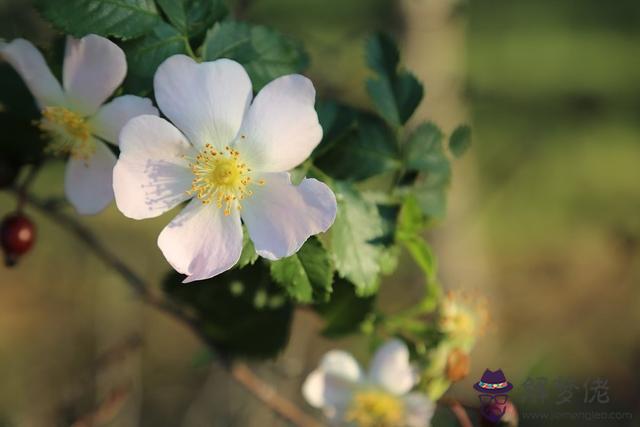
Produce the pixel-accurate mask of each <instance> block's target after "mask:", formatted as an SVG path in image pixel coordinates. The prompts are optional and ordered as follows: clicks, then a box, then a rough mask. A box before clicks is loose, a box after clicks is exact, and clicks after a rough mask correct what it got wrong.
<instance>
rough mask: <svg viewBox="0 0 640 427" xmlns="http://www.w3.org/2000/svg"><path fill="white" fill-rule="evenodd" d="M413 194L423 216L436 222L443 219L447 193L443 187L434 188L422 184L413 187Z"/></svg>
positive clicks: (424, 183) (445, 210)
mask: <svg viewBox="0 0 640 427" xmlns="http://www.w3.org/2000/svg"><path fill="white" fill-rule="evenodd" d="M413 194H414V195H415V197H416V200H417V201H418V205H419V206H420V209H422V212H423V213H424V214H425V215H427V216H429V217H431V218H433V219H438V220H439V219H442V218H444V215H445V213H446V212H447V192H446V188H445V187H442V186H436V187H434V186H431V185H429V184H427V183H426V182H423V183H419V184H417V185H416V186H415V187H414V189H413Z"/></svg>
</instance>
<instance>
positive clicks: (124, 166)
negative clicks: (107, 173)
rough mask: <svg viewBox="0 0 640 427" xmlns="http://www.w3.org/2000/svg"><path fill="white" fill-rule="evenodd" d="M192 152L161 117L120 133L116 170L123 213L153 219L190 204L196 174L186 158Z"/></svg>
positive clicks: (145, 118)
mask: <svg viewBox="0 0 640 427" xmlns="http://www.w3.org/2000/svg"><path fill="white" fill-rule="evenodd" d="M192 150H193V147H192V146H191V145H190V144H189V143H188V142H187V140H186V139H185V137H184V135H182V134H181V133H180V131H179V130H178V129H176V128H175V127H174V126H173V125H172V124H171V123H169V122H168V121H166V120H164V119H161V118H160V117H156V116H138V117H135V118H133V119H132V120H130V121H129V123H127V124H126V125H125V127H124V128H123V129H122V132H120V159H119V160H118V163H117V164H116V167H115V169H114V170H113V189H114V193H115V196H116V204H117V205H118V209H120V212H122V213H123V214H124V215H125V216H128V217H129V218H133V219H144V218H152V217H156V216H158V215H161V214H162V213H164V212H166V211H168V210H169V209H171V208H173V207H175V206H176V205H178V204H179V203H180V202H183V201H185V200H187V199H188V198H189V197H190V196H189V195H188V194H187V191H188V190H189V189H190V188H191V180H192V178H193V174H192V173H191V171H190V170H189V165H188V161H187V160H186V159H185V158H184V156H185V155H187V154H189V153H190V152H192Z"/></svg>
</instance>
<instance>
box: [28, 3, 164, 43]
mask: <svg viewBox="0 0 640 427" xmlns="http://www.w3.org/2000/svg"><path fill="white" fill-rule="evenodd" d="M35 5H36V7H37V8H38V9H39V10H40V12H41V13H42V16H43V17H44V18H45V19H47V20H48V21H50V22H51V23H52V24H53V25H54V26H56V27H57V28H58V29H60V30H62V31H64V32H65V33H68V34H71V35H73V36H75V37H82V36H85V35H87V34H91V33H92V34H99V35H101V36H113V37H118V38H121V39H123V40H124V39H131V38H135V37H139V36H141V35H143V34H145V33H147V32H149V31H151V29H153V27H155V26H156V25H157V24H158V23H160V22H161V18H160V15H159V14H158V10H157V8H156V5H155V3H154V2H153V0H35Z"/></svg>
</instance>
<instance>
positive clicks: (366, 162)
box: [316, 114, 401, 181]
mask: <svg viewBox="0 0 640 427" xmlns="http://www.w3.org/2000/svg"><path fill="white" fill-rule="evenodd" d="M316 165H317V166H318V167H319V168H320V169H322V170H323V171H324V172H325V173H327V174H328V175H330V176H332V177H334V178H337V179H342V180H345V181H360V180H363V179H367V178H370V177H372V176H375V175H379V174H381V173H387V172H392V171H395V170H398V169H399V168H400V166H401V161H400V154H399V153H398V148H397V144H396V139H395V135H394V133H393V132H392V131H391V129H389V127H388V126H387V125H386V124H385V123H384V122H383V121H381V120H380V119H378V118H377V117H375V116H372V115H368V114H360V115H358V117H357V119H356V122H355V126H353V127H352V128H351V129H350V130H349V131H347V132H346V133H345V134H344V135H343V136H342V137H341V138H339V139H338V140H337V141H336V142H335V143H334V144H333V145H332V146H331V148H329V149H328V150H327V151H326V153H324V154H323V155H322V156H320V157H319V158H318V159H317V160H316Z"/></svg>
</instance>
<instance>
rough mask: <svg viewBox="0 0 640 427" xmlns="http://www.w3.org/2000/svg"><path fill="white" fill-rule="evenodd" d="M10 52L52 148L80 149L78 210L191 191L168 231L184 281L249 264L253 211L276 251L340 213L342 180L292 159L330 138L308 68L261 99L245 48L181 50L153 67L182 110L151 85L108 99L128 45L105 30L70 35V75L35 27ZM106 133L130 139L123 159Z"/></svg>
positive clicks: (133, 207) (168, 247) (169, 199)
mask: <svg viewBox="0 0 640 427" xmlns="http://www.w3.org/2000/svg"><path fill="white" fill-rule="evenodd" d="M0 55H2V57H3V58H5V59H6V60H7V61H8V62H9V63H10V64H11V65H12V66H13V67H14V68H15V69H16V70H17V71H18V73H19V74H20V75H21V76H22V78H23V80H24V82H25V83H26V85H27V86H28V87H29V89H30V90H31V92H32V93H33V96H34V97H35V99H36V102H37V104H38V106H39V108H40V111H41V113H42V118H41V120H40V121H39V123H38V127H39V128H40V129H41V130H42V131H43V133H45V136H46V137H47V138H48V140H49V143H48V146H47V151H48V152H50V153H54V154H58V155H64V156H68V158H69V161H68V165H67V171H66V175H65V190H66V194H67V197H68V198H69V201H70V202H71V203H72V204H73V206H74V207H75V208H76V210H77V211H78V212H79V213H81V214H95V213H98V212H100V211H101V210H102V209H104V208H105V207H106V206H107V205H108V204H109V203H110V201H111V200H112V199H113V197H114V195H115V199H116V203H117V206H118V208H119V209H120V211H121V212H122V213H123V214H124V215H126V216H128V217H130V218H134V219H143V218H151V217H155V216H158V215H160V214H162V213H164V212H166V211H168V210H170V209H172V208H174V207H175V206H177V205H179V204H181V203H183V202H186V201H188V204H187V206H186V207H185V208H184V210H183V211H182V212H181V213H180V214H179V215H178V216H177V217H176V218H175V219H174V220H173V221H171V223H170V224H169V225H168V226H167V227H166V228H165V229H164V230H163V231H162V232H161V233H160V236H159V238H158V246H159V247H160V249H161V250H162V252H163V254H164V255H165V257H166V259H167V261H168V262H169V263H170V264H171V265H172V266H173V267H174V268H175V269H176V270H177V271H178V272H180V273H183V274H185V275H187V276H188V277H187V278H186V279H185V282H191V281H195V280H202V279H207V278H210V277H213V276H215V275H217V274H219V273H221V272H223V271H225V270H228V269H229V268H231V267H233V265H234V264H236V262H237V261H238V259H239V257H240V254H241V252H242V242H243V240H242V234H243V230H242V224H243V223H244V225H245V226H246V228H247V230H248V233H249V236H250V237H251V239H252V241H253V244H254V246H255V249H256V252H257V253H258V254H259V255H261V256H263V257H265V258H267V259H270V260H276V259H279V258H283V257H287V256H289V255H292V254H293V253H295V252H296V251H297V250H298V249H300V247H301V246H302V245H303V243H304V242H305V241H306V240H307V239H308V238H309V237H310V236H312V235H314V234H318V233H321V232H324V231H326V230H327V229H328V228H329V227H330V226H331V224H332V223H333V221H334V219H335V216H336V199H335V196H334V194H333V192H332V191H331V190H330V189H329V187H327V186H326V185H325V184H323V183H321V182H319V181H317V180H315V179H304V180H302V182H301V183H300V184H299V185H293V184H292V183H291V177H290V175H289V173H288V171H289V170H291V169H293V168H295V167H296V166H298V165H299V164H301V163H302V162H304V161H305V160H306V159H307V157H309V155H310V153H311V151H312V150H313V149H314V148H315V147H316V146H317V145H318V143H319V142H320V140H321V139H322V128H321V127H320V124H319V122H318V116H317V114H316V111H315V109H314V103H315V90H314V88H313V84H312V83H311V81H310V80H309V79H307V78H306V77H303V76H301V75H287V76H283V77H280V78H278V79H276V80H274V81H273V82H271V83H269V84H268V85H266V86H265V87H264V88H263V89H262V90H261V91H260V93H258V95H257V96H256V97H255V99H253V101H252V98H253V90H252V85H251V80H250V79H249V76H248V75H247V73H246V71H245V70H244V68H243V67H242V66H241V65H240V64H238V63H237V62H235V61H232V60H228V59H220V60H216V61H212V62H205V63H201V64H199V63H196V62H195V61H194V60H193V59H191V58H189V57H187V56H184V55H176V56H172V57H170V58H168V59H167V60H166V61H165V62H164V63H163V64H162V65H160V67H159V68H158V70H157V72H156V75H155V79H154V89H155V98H156V100H157V102H158V104H159V106H160V109H161V110H162V113H163V114H164V116H166V117H167V118H168V119H169V120H170V121H171V122H169V121H168V120H166V119H164V118H161V117H159V114H158V110H157V109H156V108H155V107H154V106H153V105H152V104H151V101H150V100H149V99H146V98H140V97H137V96H132V95H124V96H120V97H117V98H114V99H113V100H111V101H110V102H108V103H106V104H105V101H106V100H107V98H108V97H109V96H110V95H111V94H112V93H113V92H114V91H115V89H116V88H117V87H118V86H119V85H120V84H121V83H122V81H123V80H124V77H125V74H126V68H127V65H126V59H125V55H124V52H123V51H122V50H121V49H120V48H119V47H118V46H116V45H115V44H114V43H112V42H111V41H109V40H108V39H106V38H103V37H100V36H96V35H88V36H86V37H84V38H82V39H80V40H76V39H74V38H71V37H69V38H68V40H67V47H66V53H65V59H64V64H63V85H62V86H61V85H60V83H58V81H57V80H56V79H55V78H54V76H53V74H52V73H51V71H50V70H49V68H48V67H47V65H46V63H45V60H44V58H43V56H42V55H41V54H40V52H39V51H38V50H37V49H36V48H35V47H34V46H33V45H32V44H31V43H29V42H28V41H26V40H22V39H17V40H14V41H12V42H11V43H8V44H3V45H0ZM105 142H106V143H110V144H115V145H119V149H120V157H119V159H116V156H115V155H114V154H113V152H112V151H111V150H110V149H109V148H108V147H107V145H105Z"/></svg>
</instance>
